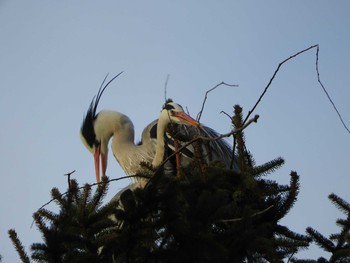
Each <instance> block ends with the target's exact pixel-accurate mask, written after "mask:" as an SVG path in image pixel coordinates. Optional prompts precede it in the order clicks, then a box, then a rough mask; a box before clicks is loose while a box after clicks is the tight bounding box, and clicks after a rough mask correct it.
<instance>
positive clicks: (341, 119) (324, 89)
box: [316, 45, 350, 133]
mask: <svg viewBox="0 0 350 263" xmlns="http://www.w3.org/2000/svg"><path fill="white" fill-rule="evenodd" d="M319 50H320V48H319V46H318V45H317V51H316V73H317V81H318V83H320V85H321V87H322V89H323V91H324V93H326V96H327V98H328V100H329V101H330V103H331V104H332V106H333V108H334V110H335V111H336V113H337V114H338V117H339V119H340V121H341V123H342V124H343V126H344V128H345V129H346V130H347V131H348V133H350V130H349V128H348V127H347V126H346V124H345V122H344V120H343V118H342V116H341V115H340V113H339V111H338V109H337V107H336V106H335V104H334V102H333V100H332V99H331V97H330V96H329V94H328V92H327V90H326V88H325V87H324V86H323V84H322V82H321V79H320V72H319V70H318V53H319Z"/></svg>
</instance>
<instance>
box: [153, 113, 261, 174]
mask: <svg viewBox="0 0 350 263" xmlns="http://www.w3.org/2000/svg"><path fill="white" fill-rule="evenodd" d="M258 119H259V115H255V116H254V117H253V118H251V119H250V120H249V121H248V122H247V123H246V124H244V125H243V126H242V127H240V128H238V129H235V130H232V131H230V132H228V133H225V134H221V135H219V136H217V137H214V138H210V137H204V136H197V137H195V138H193V139H192V140H190V141H189V142H187V143H185V144H184V145H182V146H181V147H180V148H179V149H178V150H177V151H175V152H173V153H172V154H171V155H169V156H168V157H167V158H166V159H165V160H164V161H163V162H162V163H161V164H160V166H159V167H158V169H157V170H156V173H157V172H158V170H159V169H160V168H161V167H162V166H163V165H164V164H165V163H166V162H167V161H169V160H170V158H172V157H173V156H175V155H176V154H178V153H180V152H181V151H182V149H184V148H185V147H187V146H188V145H190V144H192V143H194V142H196V141H198V140H203V141H216V140H220V139H222V138H226V137H230V136H231V135H234V134H236V133H238V132H241V131H243V130H244V129H245V128H247V127H248V126H249V125H250V124H252V123H253V122H257V121H258Z"/></svg>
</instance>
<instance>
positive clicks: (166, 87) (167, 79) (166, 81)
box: [164, 74, 170, 102]
mask: <svg viewBox="0 0 350 263" xmlns="http://www.w3.org/2000/svg"><path fill="white" fill-rule="evenodd" d="M169 78H170V75H169V74H168V75H167V76H166V80H165V84H164V101H165V102H166V101H167V100H168V95H167V89H168V81H169Z"/></svg>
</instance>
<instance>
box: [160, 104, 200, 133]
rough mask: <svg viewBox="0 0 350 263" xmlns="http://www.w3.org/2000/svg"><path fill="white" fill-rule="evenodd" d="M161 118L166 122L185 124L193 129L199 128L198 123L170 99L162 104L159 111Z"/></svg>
mask: <svg viewBox="0 0 350 263" xmlns="http://www.w3.org/2000/svg"><path fill="white" fill-rule="evenodd" d="M161 118H164V119H165V120H166V121H167V122H173V123H177V124H186V125H190V126H195V127H198V126H200V123H199V122H198V121H196V120H195V119H193V118H192V117H191V116H190V115H188V114H186V113H185V112H184V110H183V108H182V107H181V105H179V104H177V103H175V102H173V101H172V100H171V99H168V100H167V101H166V103H165V104H164V106H163V109H162V111H161Z"/></svg>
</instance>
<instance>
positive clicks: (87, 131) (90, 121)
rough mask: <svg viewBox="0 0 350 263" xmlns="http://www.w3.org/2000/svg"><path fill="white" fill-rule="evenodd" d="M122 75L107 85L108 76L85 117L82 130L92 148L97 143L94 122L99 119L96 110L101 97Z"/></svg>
mask: <svg viewBox="0 0 350 263" xmlns="http://www.w3.org/2000/svg"><path fill="white" fill-rule="evenodd" d="M122 73H123V72H120V73H119V74H117V75H116V76H115V77H113V78H112V79H111V80H110V81H108V82H107V84H105V82H106V79H107V77H108V74H107V75H106V77H105V78H104V80H103V82H102V84H101V86H100V88H99V90H98V93H97V95H96V96H94V97H93V98H92V101H91V103H90V106H89V109H88V111H87V113H86V115H85V117H84V120H83V123H82V125H81V128H80V131H81V134H82V136H83V137H84V138H85V140H86V142H87V143H88V145H89V146H90V147H93V145H94V143H95V142H96V134H95V131H94V121H95V119H96V118H97V114H96V110H97V106H98V103H99V101H100V99H101V96H102V94H103V92H104V91H105V89H106V88H107V87H108V85H109V84H110V83H111V82H112V81H113V80H115V79H116V78H117V77H119V76H120V75H121V74H122ZM104 84H105V85H104Z"/></svg>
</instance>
